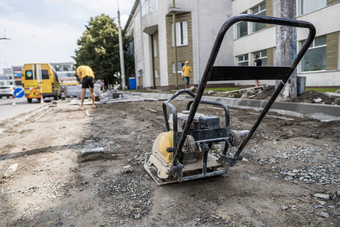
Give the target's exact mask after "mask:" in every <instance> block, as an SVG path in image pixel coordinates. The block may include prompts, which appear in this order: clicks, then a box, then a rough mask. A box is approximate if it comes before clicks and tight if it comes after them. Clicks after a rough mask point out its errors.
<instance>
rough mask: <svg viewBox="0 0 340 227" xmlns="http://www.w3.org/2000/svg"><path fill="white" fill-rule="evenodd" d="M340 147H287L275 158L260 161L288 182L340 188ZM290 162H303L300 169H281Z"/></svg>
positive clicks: (278, 151) (274, 156)
mask: <svg viewBox="0 0 340 227" xmlns="http://www.w3.org/2000/svg"><path fill="white" fill-rule="evenodd" d="M339 153H340V147H337V148H336V149H331V148H329V147H324V148H321V147H294V146H293V147H286V148H285V150H284V151H283V150H277V152H276V154H275V155H273V156H269V157H266V158H264V159H259V160H258V163H259V164H260V165H271V166H272V169H273V170H275V171H276V172H277V173H276V175H280V176H281V177H282V178H283V179H284V180H286V181H304V182H306V183H308V184H316V185H319V186H320V185H339V186H340V178H339V175H340V171H339V167H340V156H339V155H338V154H339ZM289 161H294V162H295V161H298V162H301V165H300V166H301V167H300V168H293V169H289V168H279V167H278V166H279V165H280V164H284V163H287V162H289Z"/></svg>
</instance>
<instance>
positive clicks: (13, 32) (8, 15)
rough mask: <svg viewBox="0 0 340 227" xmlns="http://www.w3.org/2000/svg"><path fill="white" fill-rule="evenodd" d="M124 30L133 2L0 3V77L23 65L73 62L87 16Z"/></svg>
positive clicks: (39, 0)
mask: <svg viewBox="0 0 340 227" xmlns="http://www.w3.org/2000/svg"><path fill="white" fill-rule="evenodd" d="M118 1H119V2H118ZM117 2H118V4H119V9H120V15H121V25H122V27H123V28H124V26H125V23H126V21H127V20H128V18H129V15H130V12H131V10H132V7H133V4H134V2H135V0H0V38H3V37H6V38H9V39H7V40H0V74H2V73H3V70H2V69H3V68H9V67H11V66H22V65H23V64H25V63H44V62H48V63H58V62H74V60H73V59H72V57H71V56H74V51H75V50H76V49H77V48H78V46H77V39H78V38H80V37H81V36H82V34H83V32H84V31H85V25H87V24H88V21H89V20H90V18H91V17H95V16H98V15H100V14H102V13H104V14H105V15H109V16H110V17H112V18H116V19H115V22H116V23H117V24H118V21H117V9H118V7H117Z"/></svg>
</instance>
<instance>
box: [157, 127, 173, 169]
mask: <svg viewBox="0 0 340 227" xmlns="http://www.w3.org/2000/svg"><path fill="white" fill-rule="evenodd" d="M173 138H174V132H173V131H169V132H163V133H161V134H160V135H159V136H158V137H157V138H156V140H155V142H154V144H153V146H152V153H153V154H158V155H159V156H160V158H162V159H163V160H162V161H164V162H165V163H164V164H166V165H168V164H171V162H172V159H173V152H167V151H166V149H167V148H168V147H173V146H174V140H173Z"/></svg>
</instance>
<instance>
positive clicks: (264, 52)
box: [252, 49, 268, 66]
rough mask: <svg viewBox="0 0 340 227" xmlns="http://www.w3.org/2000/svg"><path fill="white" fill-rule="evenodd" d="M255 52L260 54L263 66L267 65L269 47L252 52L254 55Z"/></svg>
mask: <svg viewBox="0 0 340 227" xmlns="http://www.w3.org/2000/svg"><path fill="white" fill-rule="evenodd" d="M255 54H257V55H258V56H259V59H261V60H262V66H267V64H268V63H267V59H268V55H267V49H264V50H259V51H255V52H253V53H252V55H253V56H254V55H255ZM253 60H254V59H253Z"/></svg>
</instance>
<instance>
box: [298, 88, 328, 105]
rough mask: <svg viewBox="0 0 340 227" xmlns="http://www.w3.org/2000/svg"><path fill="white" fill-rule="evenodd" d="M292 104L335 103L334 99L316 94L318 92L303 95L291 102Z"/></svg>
mask: <svg viewBox="0 0 340 227" xmlns="http://www.w3.org/2000/svg"><path fill="white" fill-rule="evenodd" d="M291 101H292V102H303V103H319V104H322V103H324V104H332V103H333V102H334V99H333V98H330V97H328V96H327V95H325V94H323V93H320V92H316V91H306V92H305V93H303V94H302V95H300V96H298V97H297V98H295V99H292V100H291Z"/></svg>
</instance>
